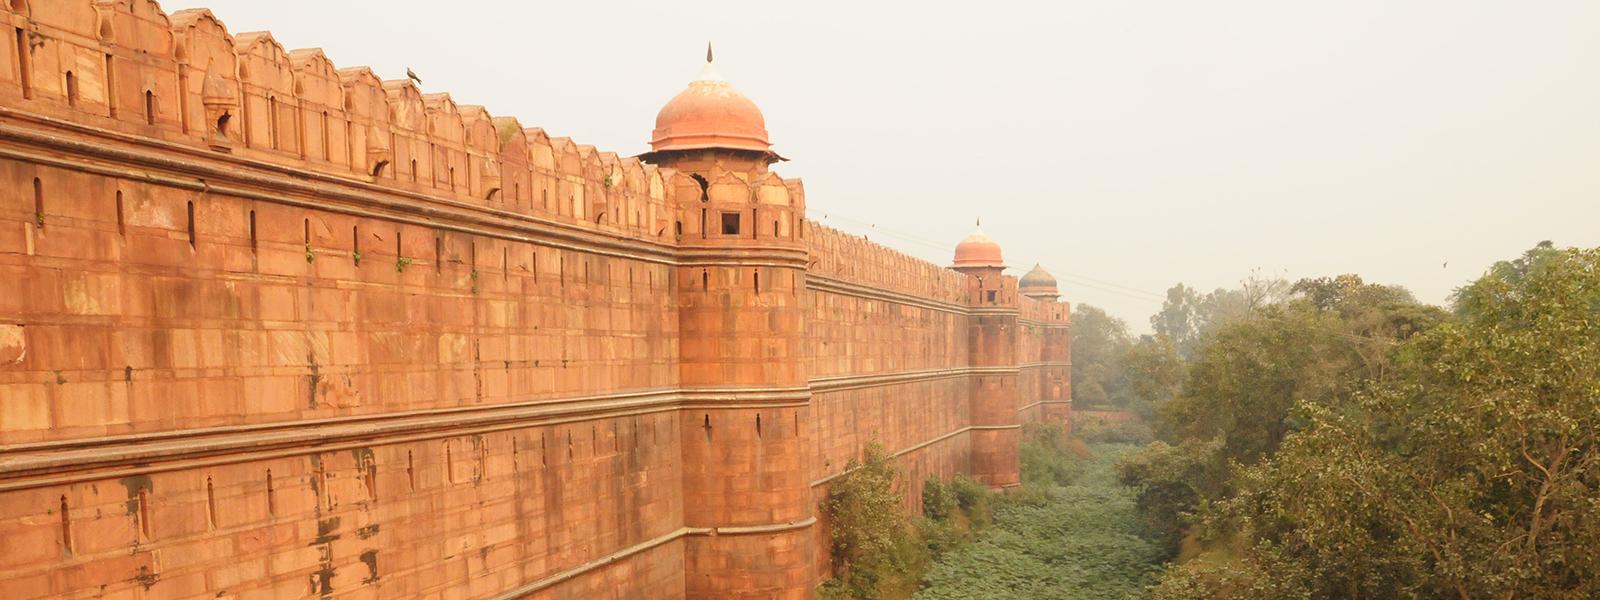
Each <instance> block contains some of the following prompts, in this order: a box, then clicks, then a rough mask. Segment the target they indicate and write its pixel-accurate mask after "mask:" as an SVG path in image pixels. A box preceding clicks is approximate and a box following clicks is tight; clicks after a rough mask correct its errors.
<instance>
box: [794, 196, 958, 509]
mask: <svg viewBox="0 0 1600 600" xmlns="http://www.w3.org/2000/svg"><path fill="white" fill-rule="evenodd" d="M806 233H807V236H806V240H805V241H806V244H807V246H808V249H809V251H810V256H811V261H812V268H811V270H810V271H808V273H807V288H806V290H805V292H804V293H803V295H802V298H801V300H802V306H803V307H804V308H805V310H806V313H807V318H806V338H807V344H806V346H807V349H808V351H809V352H810V357H809V360H808V367H809V373H810V377H811V382H812V388H813V396H812V415H813V422H814V431H815V433H814V434H813V436H812V439H813V440H814V443H815V445H816V447H817V453H816V455H815V459H814V460H813V461H812V469H813V471H814V478H815V480H817V481H818V482H819V483H821V482H823V481H825V480H826V479H827V478H830V477H832V476H835V475H837V474H838V473H840V472H841V471H842V470H843V468H844V466H845V465H846V464H847V463H848V462H849V460H850V459H852V458H855V457H859V456H860V455H861V449H862V447H864V446H865V445H866V444H867V443H868V442H869V441H872V440H876V441H878V442H879V443H881V444H883V446H884V448H885V449H886V450H888V451H890V452H892V453H903V454H902V455H901V457H900V461H901V464H902V466H904V467H906V469H907V473H908V474H913V475H917V476H916V477H913V478H911V479H910V480H911V481H915V484H914V485H913V486H909V487H915V488H917V493H916V494H910V493H909V491H910V490H908V500H913V501H914V502H911V504H913V505H914V508H916V509H919V510H920V506H915V505H919V504H920V500H918V499H920V486H921V480H922V479H923V478H925V477H926V476H927V475H928V474H930V473H938V474H940V475H942V476H946V477H948V476H952V475H954V474H955V473H957V472H959V471H958V470H964V468H965V465H966V461H965V449H964V446H963V445H964V444H965V440H964V439H961V440H957V439H955V438H964V433H962V432H963V430H964V428H965V427H966V426H967V425H968V424H969V423H970V421H969V419H968V387H969V385H970V384H969V382H968V374H967V372H966V370H965V368H966V366H967V365H968V364H969V360H968V352H969V348H968V320H969V317H968V316H967V315H966V312H965V310H964V307H963V306H961V305H959V304H956V302H959V301H960V300H961V298H962V297H963V295H964V293H965V286H966V281H965V280H966V276H965V275H961V274H960V273H956V272H954V271H950V270H948V269H944V268H941V267H939V266H937V265H934V264H933V263H929V262H926V261H923V260H920V259H916V258H912V257H910V256H908V255H906V254H903V253H900V252H898V251H895V250H892V249H889V248H886V247H884V246H880V245H878V244H874V243H872V242H869V241H867V240H865V239H863V238H860V237H856V236H851V235H848V234H845V233H842V232H839V231H837V230H834V229H831V228H828V227H826V226H823V225H819V224H817V223H815V222H809V221H808V222H807V223H806ZM952 434H953V435H952ZM957 454H960V456H957ZM913 472H914V473H913ZM820 497H821V496H819V498H820Z"/></svg>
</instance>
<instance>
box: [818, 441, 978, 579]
mask: <svg viewBox="0 0 1600 600" xmlns="http://www.w3.org/2000/svg"><path fill="white" fill-rule="evenodd" d="M901 475H902V474H901V472H900V471H899V470H898V469H896V468H895V466H894V462H893V457H891V456H889V455H888V453H887V452H885V451H884V450H883V447H882V446H881V445H879V444H877V443H876V442H874V443H869V444H867V446H866V448H864V449H863V450H862V454H861V457H860V458H858V459H853V460H852V461H851V462H850V464H849V465H848V466H847V467H846V470H845V473H844V475H843V476H841V477H840V478H839V479H837V480H835V481H834V482H833V483H832V484H831V485H830V486H829V490H828V497H827V499H825V500H824V501H823V503H822V512H823V514H824V515H826V516H827V518H828V523H829V531H830V536H831V539H830V542H831V543H830V545H829V551H830V558H831V559H832V564H833V577H831V578H830V579H829V580H828V581H826V582H825V583H823V585H822V586H821V587H820V588H819V589H818V596H820V597H821V598H824V599H839V600H843V599H846V598H850V599H874V600H899V599H904V598H909V597H911V595H912V594H913V593H915V592H916V590H917V589H918V587H919V585H920V582H921V579H922V574H923V573H924V572H925V571H927V569H928V566H929V565H930V564H932V562H933V561H934V560H936V559H938V558H939V557H940V556H942V555H944V554H945V553H946V552H949V551H951V550H953V549H955V548H957V547H959V546H961V545H962V544H965V543H966V542H968V541H970V540H971V539H972V538H973V536H974V535H975V534H976V533H977V531H978V530H979V529H981V528H983V527H986V526H988V525H989V523H990V522H991V521H992V520H993V512H992V511H993V508H992V506H993V503H994V501H995V500H994V494H993V492H990V491H989V490H988V489H987V488H985V487H984V486H983V485H982V484H980V483H978V482H976V481H973V480H971V479H968V478H967V477H965V476H957V477H955V478H953V479H950V480H941V479H938V478H929V479H928V480H927V481H925V482H924V483H923V488H922V498H921V500H922V506H923V516H921V517H917V516H915V515H913V514H911V513H910V512H908V511H907V510H906V508H905V505H904V504H903V503H902V501H901V498H902V496H901V487H900V486H901V484H902V483H904V482H903V481H901V479H900V477H901Z"/></svg>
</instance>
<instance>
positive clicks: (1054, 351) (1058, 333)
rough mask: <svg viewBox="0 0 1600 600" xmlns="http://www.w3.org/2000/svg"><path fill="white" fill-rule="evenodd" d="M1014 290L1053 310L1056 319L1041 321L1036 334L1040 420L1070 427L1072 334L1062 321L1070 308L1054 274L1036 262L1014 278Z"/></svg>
mask: <svg viewBox="0 0 1600 600" xmlns="http://www.w3.org/2000/svg"><path fill="white" fill-rule="evenodd" d="M1017 292H1018V293H1020V294H1022V295H1023V296H1026V297H1028V298H1033V299H1034V300H1039V301H1041V302H1048V303H1050V304H1051V305H1054V306H1055V308H1054V310H1056V311H1057V312H1056V314H1055V317H1056V320H1055V321H1056V322H1050V323H1046V324H1044V332H1043V335H1041V336H1039V339H1040V347H1039V360H1040V363H1039V369H1040V371H1041V374H1040V378H1041V381H1040V385H1039V389H1038V395H1039V398H1038V402H1039V406H1040V416H1041V418H1042V420H1044V421H1049V422H1055V423H1064V424H1066V425H1067V426H1068V427H1069V428H1070V427H1071V419H1072V336H1071V335H1070V330H1069V327H1068V326H1067V325H1066V324H1065V323H1063V322H1061V321H1063V320H1065V315H1066V313H1067V312H1069V311H1068V310H1067V309H1066V307H1065V304H1064V303H1061V302H1060V299H1061V292H1060V290H1059V289H1057V287H1056V278H1055V276H1054V275H1051V274H1050V272H1049V271H1046V270H1044V267H1043V266H1041V265H1039V264H1038V263H1034V265H1033V270H1031V271H1028V272H1027V273H1026V274H1024V275H1023V276H1022V279H1019V280H1017Z"/></svg>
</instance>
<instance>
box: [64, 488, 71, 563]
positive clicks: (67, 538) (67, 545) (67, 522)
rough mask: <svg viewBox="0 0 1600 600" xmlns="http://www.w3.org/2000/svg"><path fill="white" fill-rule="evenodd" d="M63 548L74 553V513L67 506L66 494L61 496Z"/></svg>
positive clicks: (68, 552)
mask: <svg viewBox="0 0 1600 600" xmlns="http://www.w3.org/2000/svg"><path fill="white" fill-rule="evenodd" d="M61 549H62V550H65V551H66V553H67V554H68V555H70V554H72V515H71V513H70V511H69V510H68V508H67V497H66V495H62V496H61Z"/></svg>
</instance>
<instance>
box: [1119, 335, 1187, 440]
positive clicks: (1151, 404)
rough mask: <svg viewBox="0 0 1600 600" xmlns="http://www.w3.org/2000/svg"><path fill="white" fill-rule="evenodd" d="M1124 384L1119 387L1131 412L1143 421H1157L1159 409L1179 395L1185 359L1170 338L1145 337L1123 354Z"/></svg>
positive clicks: (1122, 375) (1122, 374) (1121, 362)
mask: <svg viewBox="0 0 1600 600" xmlns="http://www.w3.org/2000/svg"><path fill="white" fill-rule="evenodd" d="M1119 362H1120V364H1121V367H1122V370H1121V377H1122V383H1121V384H1120V385H1119V386H1118V387H1119V388H1120V389H1121V390H1122V393H1123V394H1125V396H1126V398H1127V400H1126V405H1127V407H1128V409H1129V410H1131V411H1133V412H1134V413H1136V414H1138V415H1139V417H1140V418H1141V419H1144V420H1146V421H1151V420H1153V419H1155V414H1156V409H1157V408H1158V407H1160V406H1162V405H1164V404H1166V403H1167V402H1168V401H1171V400H1172V399H1173V398H1174V397H1176V396H1177V395H1178V391H1179V390H1180V389H1182V387H1183V378H1184V365H1183V359H1182V358H1179V357H1178V347H1177V345H1176V344H1173V343H1172V340H1171V339H1170V338H1168V337H1166V336H1149V335H1146V336H1141V337H1140V339H1139V341H1138V342H1137V343H1135V344H1133V345H1130V346H1128V348H1127V349H1126V350H1123V352H1122V359H1121V360H1120V361H1119Z"/></svg>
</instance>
